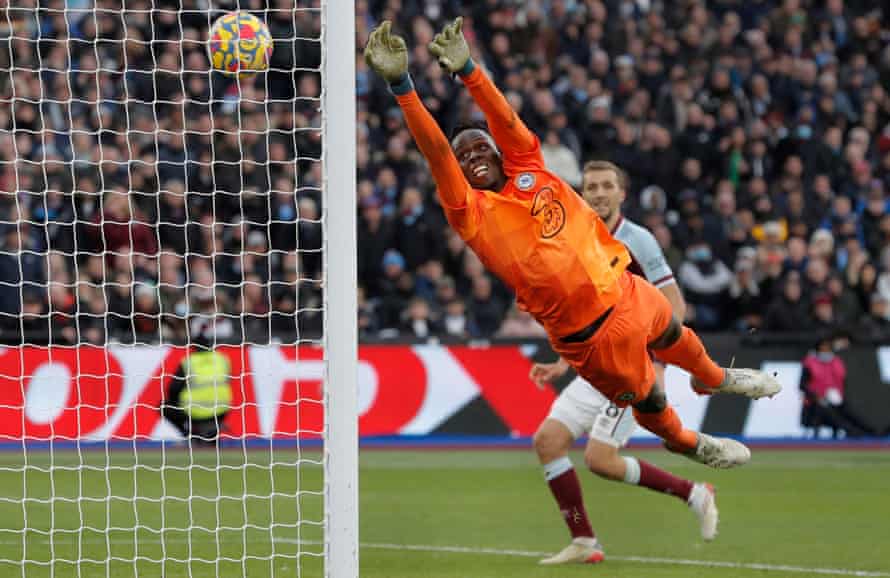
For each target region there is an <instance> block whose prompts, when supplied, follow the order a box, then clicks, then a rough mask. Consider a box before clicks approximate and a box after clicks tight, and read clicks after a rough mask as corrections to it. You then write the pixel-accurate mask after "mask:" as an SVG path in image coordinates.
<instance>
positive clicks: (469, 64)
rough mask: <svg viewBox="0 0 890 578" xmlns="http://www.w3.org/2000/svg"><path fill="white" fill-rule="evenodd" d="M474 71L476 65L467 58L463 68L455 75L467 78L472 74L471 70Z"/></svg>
mask: <svg viewBox="0 0 890 578" xmlns="http://www.w3.org/2000/svg"><path fill="white" fill-rule="evenodd" d="M475 69H476V63H475V62H473V59H472V58H467V61H466V62H465V63H464V66H463V68H461V69H460V70H458V71H457V73H458V74H459V75H460V76H461V77H464V76H469V75H470V74H472V72H473V70H475Z"/></svg>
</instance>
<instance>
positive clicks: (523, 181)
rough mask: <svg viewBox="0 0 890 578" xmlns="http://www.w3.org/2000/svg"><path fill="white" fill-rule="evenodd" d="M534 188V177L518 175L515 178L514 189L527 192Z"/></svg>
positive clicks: (526, 174)
mask: <svg viewBox="0 0 890 578" xmlns="http://www.w3.org/2000/svg"><path fill="white" fill-rule="evenodd" d="M533 186H535V175H533V174H531V173H520V174H519V175H518V176H517V177H516V188H517V189H519V190H520V191H527V190H529V189H530V188H532V187H533Z"/></svg>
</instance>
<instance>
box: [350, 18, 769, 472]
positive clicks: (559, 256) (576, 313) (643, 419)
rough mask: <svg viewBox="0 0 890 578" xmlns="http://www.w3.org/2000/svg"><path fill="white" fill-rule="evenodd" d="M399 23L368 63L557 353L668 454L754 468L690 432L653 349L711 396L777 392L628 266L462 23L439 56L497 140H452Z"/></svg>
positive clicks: (462, 230) (453, 209) (463, 133)
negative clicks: (425, 99)
mask: <svg viewBox="0 0 890 578" xmlns="http://www.w3.org/2000/svg"><path fill="white" fill-rule="evenodd" d="M390 27H391V23H390V22H388V21H386V22H383V24H381V25H380V26H379V27H378V28H376V29H374V30H373V31H372V32H371V34H370V36H369V39H368V45H367V47H366V48H365V59H366V60H367V62H368V65H369V66H370V67H371V68H372V69H373V70H374V71H375V72H377V73H378V74H379V75H380V76H382V77H383V79H384V80H386V81H387V82H388V83H389V86H390V90H391V91H392V93H393V94H394V95H395V97H396V100H398V103H399V105H400V106H401V108H402V111H403V112H404V114H405V118H406V120H407V123H408V128H409V129H410V131H411V134H412V135H413V136H414V140H415V141H416V142H417V145H418V147H419V148H420V150H421V152H422V153H423V155H424V156H425V157H426V159H427V162H428V163H429V165H430V169H431V170H432V173H433V178H434V179H435V181H436V184H437V186H438V195H439V199H440V201H441V203H442V207H443V208H444V210H445V214H446V217H447V218H448V222H449V224H450V225H451V226H452V227H453V228H454V229H455V230H456V231H457V232H458V233H459V234H460V236H461V237H462V238H463V239H464V240H465V241H466V242H467V244H468V245H469V246H470V247H471V248H472V249H473V250H474V251H475V252H476V253H477V254H478V255H479V258H480V259H481V260H482V262H483V263H484V264H485V266H486V267H488V268H489V269H490V270H491V271H493V272H494V273H495V274H497V275H498V276H499V277H500V278H501V279H502V280H503V281H504V282H505V283H507V285H508V286H510V287H511V288H512V289H513V291H514V292H515V294H516V299H517V302H518V304H519V306H520V307H521V308H522V309H524V310H526V311H528V312H529V313H531V314H532V315H533V316H534V317H535V319H537V321H538V322H539V323H541V325H543V326H544V328H545V329H546V330H547V333H548V336H549V339H550V342H551V344H552V346H553V349H554V350H555V351H556V352H557V353H558V354H559V355H560V356H561V357H562V358H563V359H565V360H566V361H568V363H569V364H570V365H571V366H572V367H574V368H575V370H576V371H577V372H578V374H579V375H581V376H582V377H584V378H585V379H586V380H587V381H588V382H589V383H591V384H593V386H594V387H596V388H597V389H599V390H600V391H601V392H602V393H603V394H604V395H605V396H606V397H607V398H609V399H610V400H611V401H612V402H613V403H615V404H616V405H617V406H618V407H627V406H632V407H633V413H634V416H635V417H636V419H637V422H638V423H640V424H641V425H642V426H643V427H645V428H646V429H648V430H649V431H651V432H653V433H655V434H656V435H658V436H659V437H661V438H662V439H663V440H664V442H665V445H666V446H667V448H668V449H669V450H671V451H674V452H677V453H681V454H683V455H686V456H688V457H690V458H691V459H693V460H695V461H698V462H701V463H704V464H707V465H709V466H712V467H720V468H728V467H733V466H738V465H741V464H744V463H746V462H747V461H748V460H749V459H750V456H751V454H750V452H749V451H748V448H747V447H745V446H744V445H743V444H741V443H739V442H737V441H734V440H731V439H723V438H714V437H711V436H708V435H706V434H702V433H697V432H694V431H691V430H688V429H685V428H684V427H683V425H682V423H680V419H679V417H678V416H677V414H676V412H675V411H674V409H673V408H672V407H671V406H670V405H669V404H668V403H667V399H666V397H665V394H664V390H663V389H661V388H658V387H653V384H654V383H655V370H654V369H653V367H652V361H651V360H650V358H649V353H648V350H653V351H656V352H657V355H658V358H659V359H661V360H663V361H664V362H666V363H671V364H674V365H677V366H679V367H682V368H683V369H685V370H687V371H688V372H689V373H691V374H692V376H693V377H692V385H693V387H694V388H695V389H696V390H697V391H699V392H702V393H714V392H729V393H741V394H744V395H747V396H749V397H752V398H758V397H762V396H766V395H770V396H771V395H774V394H776V393H778V391H779V390H780V389H781V387H780V385H779V383H778V382H777V381H776V380H775V379H773V378H772V377H771V376H768V375H766V374H764V373H762V372H759V371H754V370H743V369H723V368H721V367H719V366H718V365H717V364H716V363H714V361H713V360H712V359H711V358H710V357H709V356H708V355H707V353H706V352H705V349H704V347H703V345H702V343H701V341H700V340H699V338H698V336H696V334H695V333H693V332H692V331H691V330H690V329H689V328H686V327H683V326H682V325H681V323H680V322H679V321H678V320H677V319H675V318H673V316H672V314H671V305H670V303H669V302H668V300H667V299H666V298H665V297H664V295H662V294H661V292H659V291H658V289H656V288H655V287H654V286H652V285H651V284H650V283H648V282H647V281H645V280H643V279H641V278H639V277H637V276H635V275H632V274H630V273H629V272H627V271H626V268H627V265H628V264H629V263H630V257H629V255H628V252H627V249H625V248H624V246H623V245H622V244H621V243H620V242H618V241H616V240H615V239H613V238H612V236H611V235H610V234H609V231H608V230H607V229H606V226H605V225H604V224H603V222H602V220H601V219H600V218H599V216H597V214H596V213H595V212H594V211H593V209H591V208H590V207H588V206H587V205H586V204H585V203H584V200H583V199H582V198H581V196H580V195H578V194H577V193H575V191H574V190H572V188H571V187H570V186H569V185H568V184H566V183H565V182H564V181H563V180H561V179H560V178H559V177H557V176H556V175H554V174H553V173H551V172H549V171H547V169H546V168H545V166H544V159H543V157H542V156H541V147H540V142H539V141H538V138H537V137H536V136H535V135H533V134H532V133H531V132H530V131H529V130H528V128H527V127H526V126H525V124H523V122H522V121H521V120H520V119H519V117H518V116H517V115H516V113H515V112H514V111H513V109H512V108H510V105H509V104H508V102H507V100H506V99H505V98H504V96H503V95H502V94H501V93H500V92H499V91H498V89H497V88H496V87H495V86H494V84H493V83H492V82H491V80H490V79H489V78H488V77H487V76H486V75H485V74H484V73H483V72H482V70H481V69H480V68H478V67H477V66H476V65H475V64H474V63H473V60H472V59H471V58H470V50H469V46H468V45H467V42H466V40H465V39H464V36H463V33H462V32H461V19H460V18H458V19H457V20H455V21H454V22H453V23H452V24H449V25H448V26H446V27H445V28H444V30H443V31H442V32H441V33H439V34H437V35H436V37H435V38H434V39H433V42H432V43H431V44H430V46H429V49H430V52H431V53H432V54H433V55H434V56H435V57H437V58H438V61H439V64H440V65H442V66H443V67H444V68H446V69H448V70H449V71H450V72H452V73H457V74H458V75H459V76H460V77H461V79H462V80H463V82H464V84H465V85H466V86H467V88H468V89H469V91H470V94H471V95H472V97H473V99H474V100H475V101H476V104H478V105H479V107H480V108H481V109H482V112H483V113H484V114H485V118H486V120H487V121H488V127H489V128H490V131H491V132H490V133H489V132H488V131H487V130H485V129H481V128H466V129H463V130H459V131H458V132H457V134H455V136H454V138H453V140H452V142H451V143H449V142H448V140H447V139H446V138H445V135H444V134H443V133H442V131H441V129H440V128H439V126H438V125H437V124H436V122H435V121H434V120H433V118H432V116H431V115H430V114H429V112H428V111H427V110H426V108H425V107H424V106H423V104H422V102H421V100H420V98H419V97H418V95H417V92H415V90H414V86H413V83H412V81H411V77H410V76H409V74H408V50H407V47H406V45H405V41H404V40H403V39H402V38H401V37H399V36H396V35H394V34H392V33H391V32H390Z"/></svg>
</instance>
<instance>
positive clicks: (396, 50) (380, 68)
mask: <svg viewBox="0 0 890 578" xmlns="http://www.w3.org/2000/svg"><path fill="white" fill-rule="evenodd" d="M391 27H392V23H391V22H390V21H389V20H384V21H383V24H381V25H380V26H378V27H377V28H375V29H374V30H372V31H371V34H370V35H369V36H368V45H367V46H365V62H367V63H368V66H369V67H371V70H373V71H374V72H376V73H377V74H379V75H380V76H381V77H383V79H384V80H385V81H386V82H388V83H389V84H390V85H395V84H401V83H403V82H404V81H406V80H408V47H407V46H406V45H405V39H404V38H402V37H401V36H398V35H396V34H392V33H391V32H390V28H391ZM409 82H410V80H409Z"/></svg>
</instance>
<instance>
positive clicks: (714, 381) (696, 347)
mask: <svg viewBox="0 0 890 578" xmlns="http://www.w3.org/2000/svg"><path fill="white" fill-rule="evenodd" d="M655 353H656V355H657V357H658V359H659V360H661V361H664V362H665V363H670V364H672V365H676V366H677V367H682V368H683V369H685V370H686V371H688V372H689V373H691V374H692V376H693V377H694V378H695V379H696V380H697V381H698V382H699V383H701V384H702V385H706V386H708V387H711V388H714V387H718V386H719V385H720V384H721V383H723V377H724V371H723V368H722V367H720V366H719V365H717V364H716V363H714V360H713V359H711V357H710V356H709V355H708V352H707V351H705V346H704V345H703V344H702V342H701V339H699V338H698V335H696V334H695V332H694V331H693V330H691V329H689V328H688V327H683V332H682V333H681V334H680V339H678V340H677V341H676V343H674V344H673V345H671V346H670V347H667V348H665V349H658V350H656V352H655Z"/></svg>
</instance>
